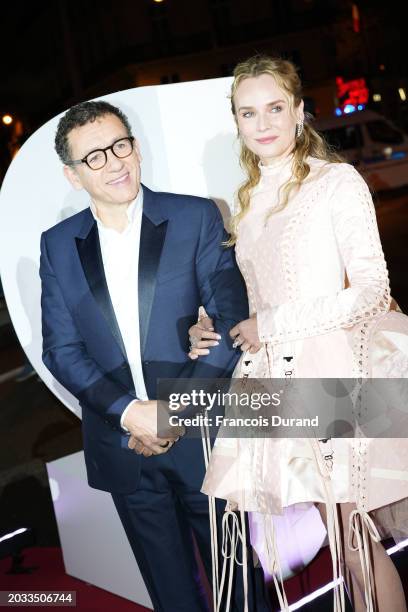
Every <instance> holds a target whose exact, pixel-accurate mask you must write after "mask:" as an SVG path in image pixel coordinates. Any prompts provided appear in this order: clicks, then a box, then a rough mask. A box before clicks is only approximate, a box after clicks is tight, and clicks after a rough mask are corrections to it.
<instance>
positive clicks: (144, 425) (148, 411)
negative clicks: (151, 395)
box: [123, 400, 185, 457]
mask: <svg viewBox="0 0 408 612" xmlns="http://www.w3.org/2000/svg"><path fill="white" fill-rule="evenodd" d="M160 410H162V411H163V412H162V414H160V419H161V422H166V421H165V420H164V419H168V415H167V412H166V411H165V409H164V408H162V409H160V408H159V407H158V404H157V401H156V400H149V401H135V402H133V403H132V404H131V405H130V406H129V410H128V411H127V413H126V416H125V419H124V422H123V425H124V426H125V427H126V429H128V430H129V431H130V434H131V435H130V439H129V442H128V446H129V448H131V449H133V450H135V451H136V452H137V453H138V454H143V455H144V456H145V457H150V456H151V455H162V454H163V453H166V452H167V451H168V450H169V448H171V447H172V445H173V444H174V442H176V441H177V440H178V439H179V437H180V436H182V435H183V434H184V431H185V430H184V427H170V426H169V428H168V431H166V436H165V437H158V435H157V422H158V418H159V411H160Z"/></svg>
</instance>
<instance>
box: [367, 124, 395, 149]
mask: <svg viewBox="0 0 408 612" xmlns="http://www.w3.org/2000/svg"><path fill="white" fill-rule="evenodd" d="M367 129H368V133H369V134H370V138H371V140H373V141H374V142H383V143H385V144H401V143H402V142H403V141H404V137H403V135H402V133H401V132H399V131H398V130H396V129H395V128H393V127H392V126H391V125H389V123H386V122H385V121H381V119H377V120H375V121H368V122H367Z"/></svg>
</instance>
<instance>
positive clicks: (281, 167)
mask: <svg viewBox="0 0 408 612" xmlns="http://www.w3.org/2000/svg"><path fill="white" fill-rule="evenodd" d="M292 162H293V153H290V154H289V155H286V156H285V157H282V158H279V159H277V160H274V161H272V163H270V164H268V165H267V166H264V165H263V164H262V163H261V161H260V162H259V164H258V166H259V169H260V171H261V176H275V175H276V174H280V173H281V172H283V171H286V170H288V169H292Z"/></svg>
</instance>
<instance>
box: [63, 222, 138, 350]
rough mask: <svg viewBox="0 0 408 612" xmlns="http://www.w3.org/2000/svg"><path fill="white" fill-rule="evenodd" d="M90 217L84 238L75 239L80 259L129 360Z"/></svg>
mask: <svg viewBox="0 0 408 612" xmlns="http://www.w3.org/2000/svg"><path fill="white" fill-rule="evenodd" d="M89 216H90V217H91V219H88V218H87V219H86V223H85V224H84V228H85V232H84V233H83V235H82V236H79V237H77V238H76V239H75V240H76V244H77V249H78V253H79V257H80V260H81V264H82V268H83V270H84V273H85V277H86V280H87V281H88V285H89V288H90V290H91V293H92V295H93V296H94V298H95V300H96V302H97V304H98V306H99V307H100V309H101V310H102V313H103V315H104V317H105V319H106V321H107V323H108V325H109V328H110V330H111V332H112V334H113V336H114V338H115V340H116V342H117V343H118V345H119V347H120V349H121V351H122V353H123V356H124V358H125V359H127V357H126V350H125V345H124V343H123V338H122V335H121V333H120V329H119V325H118V322H117V320H116V316H115V311H114V309H113V305H112V301H111V298H110V295H109V291H108V285H107V283H106V277H105V272H104V269H103V260H102V253H101V247H100V244H99V236H98V228H97V225H96V221H95V220H93V218H92V214H91V212H90V211H89ZM92 220H93V223H92ZM89 227H90V229H89Z"/></svg>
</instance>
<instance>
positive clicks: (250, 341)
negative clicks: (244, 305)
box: [230, 315, 262, 353]
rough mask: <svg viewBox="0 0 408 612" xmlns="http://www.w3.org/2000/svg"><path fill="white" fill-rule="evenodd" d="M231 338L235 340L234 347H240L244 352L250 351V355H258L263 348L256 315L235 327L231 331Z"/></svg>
mask: <svg viewBox="0 0 408 612" xmlns="http://www.w3.org/2000/svg"><path fill="white" fill-rule="evenodd" d="M230 336H231V338H233V339H234V344H233V345H232V346H233V347H234V348H236V347H237V346H239V347H240V349H241V351H242V352H244V351H248V350H249V352H250V353H257V352H258V351H259V349H260V348H261V346H262V344H261V342H260V340H259V336H258V324H257V320H256V315H254V316H253V317H251V318H250V319H245V321H241V322H240V323H238V325H235V327H233V328H232V329H231V330H230Z"/></svg>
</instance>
